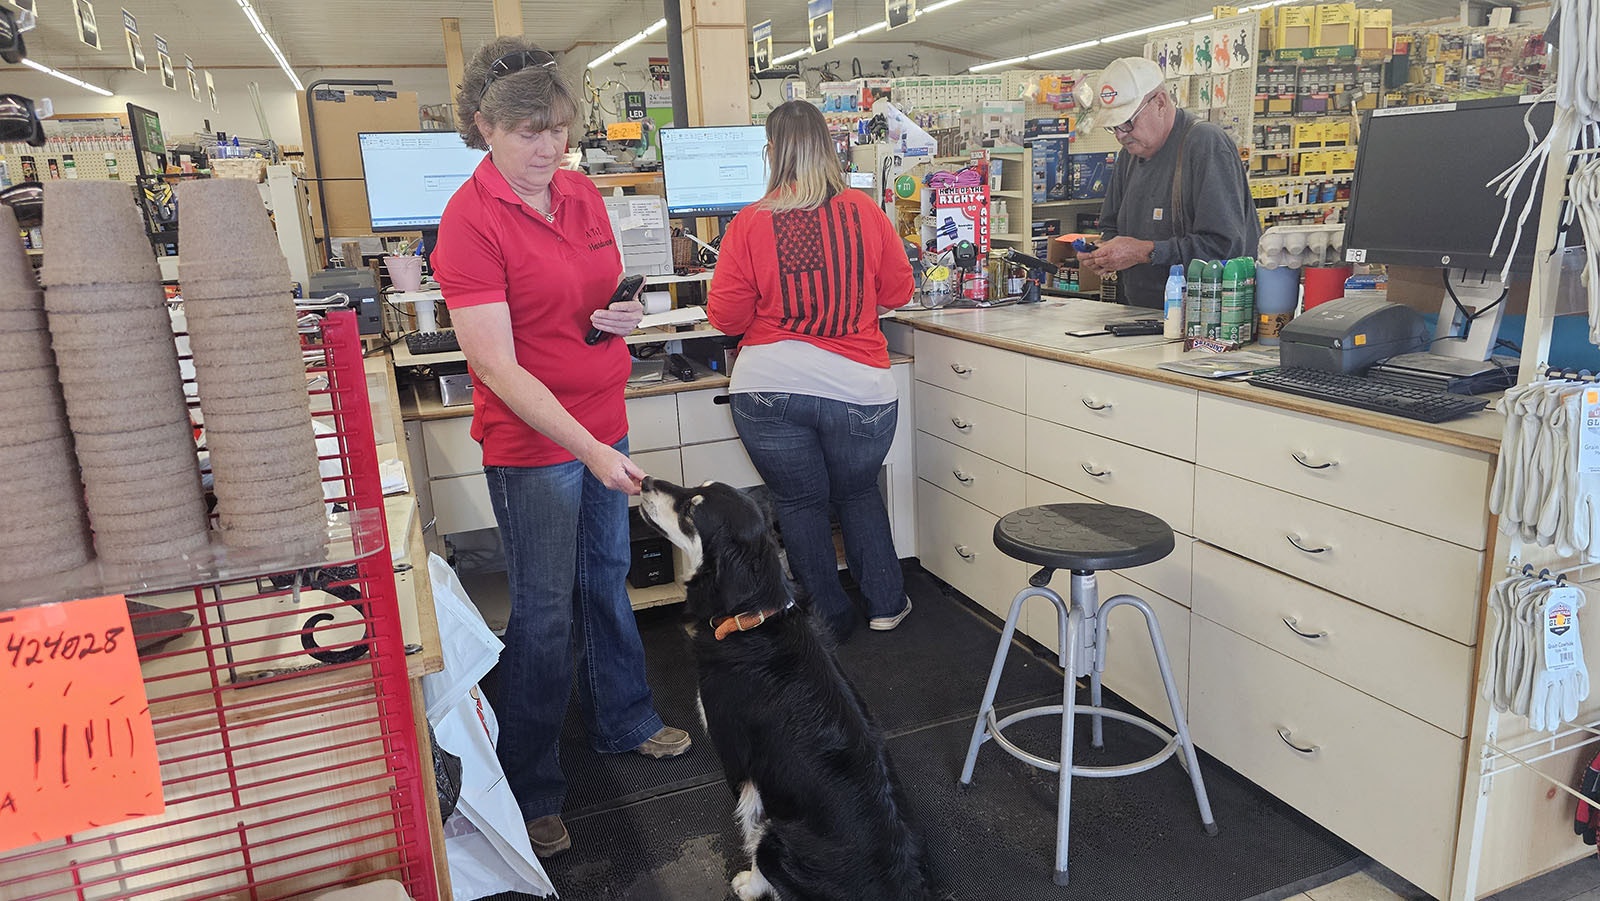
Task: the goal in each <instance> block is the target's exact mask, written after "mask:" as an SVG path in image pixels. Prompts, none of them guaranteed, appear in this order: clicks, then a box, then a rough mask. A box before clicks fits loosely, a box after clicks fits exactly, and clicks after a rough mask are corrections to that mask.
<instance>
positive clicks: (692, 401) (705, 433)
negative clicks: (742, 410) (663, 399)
mask: <svg viewBox="0 0 1600 901" xmlns="http://www.w3.org/2000/svg"><path fill="white" fill-rule="evenodd" d="M727 393H728V392H726V391H724V390H723V389H721V388H712V389H709V390H706V391H683V392H680V393H678V394H676V395H674V399H675V400H676V402H677V404H678V437H679V439H680V441H681V442H682V443H683V444H700V443H702V442H706V441H722V440H724V439H727V438H737V437H739V432H738V430H736V429H735V428H734V427H733V407H731V406H729V405H728V404H719V403H717V402H716V399H717V398H718V397H721V396H723V395H724V394H727Z"/></svg>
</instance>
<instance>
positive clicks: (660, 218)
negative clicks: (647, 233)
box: [628, 200, 667, 228]
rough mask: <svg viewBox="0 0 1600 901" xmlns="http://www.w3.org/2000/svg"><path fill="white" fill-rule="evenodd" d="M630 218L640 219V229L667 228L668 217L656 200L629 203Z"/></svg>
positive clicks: (631, 201)
mask: <svg viewBox="0 0 1600 901" xmlns="http://www.w3.org/2000/svg"><path fill="white" fill-rule="evenodd" d="M628 218H630V219H638V220H639V228H666V227H667V217H666V214H665V213H663V212H662V210H661V203H660V202H659V201H656V200H630V201H628Z"/></svg>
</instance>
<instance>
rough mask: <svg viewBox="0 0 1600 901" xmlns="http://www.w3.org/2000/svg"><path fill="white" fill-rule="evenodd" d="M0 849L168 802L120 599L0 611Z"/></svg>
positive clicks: (151, 810) (155, 810) (153, 810)
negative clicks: (1, 703)
mask: <svg viewBox="0 0 1600 901" xmlns="http://www.w3.org/2000/svg"><path fill="white" fill-rule="evenodd" d="M0 696H3V697H5V699H6V711H7V716H6V717H5V719H4V720H3V721H0V851H8V850H11V849H13V848H22V847H26V846H28V845H35V844H38V843H40V842H43V841H49V840H51V839H57V838H61V837H62V836H66V835H72V834H73V833H77V832H83V831H86V830H89V829H95V828H98V827H101V826H108V825H110V824H112V823H119V822H122V821H124V820H128V819H132V818H134V817H140V816H150V815H153V814H159V813H162V812H164V811H165V810H166V803H165V801H164V799H163V798H162V795H161V764H160V760H159V759H158V757H157V754H156V740H155V727H154V725H153V724H152V723H151V720H150V708H149V703H148V701H147V699H146V697H145V691H144V680H143V678H142V677H141V676H140V674H139V652H138V650H137V648H136V647H135V646H134V638H133V626H132V624H131V623H130V622H129V620H128V602H127V600H126V598H124V597H123V596H121V595H110V596H107V597H99V598H86V599H84V600H78V601H68V602H66V603H61V604H47V605H44V606H40V607H28V608H25V609H22V610H8V611H5V612H0Z"/></svg>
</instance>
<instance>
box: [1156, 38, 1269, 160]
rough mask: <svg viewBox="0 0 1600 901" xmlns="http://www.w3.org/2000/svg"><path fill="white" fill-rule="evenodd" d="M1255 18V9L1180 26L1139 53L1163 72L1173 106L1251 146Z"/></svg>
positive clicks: (1244, 145) (1257, 54)
mask: <svg viewBox="0 0 1600 901" xmlns="http://www.w3.org/2000/svg"><path fill="white" fill-rule="evenodd" d="M1259 30H1260V18H1259V17H1258V16H1257V15H1256V14H1255V13H1245V14H1242V15H1238V16H1230V17H1228V18H1225V19H1215V20H1213V21H1210V22H1202V23H1200V24H1197V25H1185V26H1184V27H1182V28H1174V29H1172V30H1171V31H1164V32H1160V33H1157V34H1155V35H1153V36H1152V37H1151V38H1150V40H1149V41H1148V42H1147V43H1146V44H1145V46H1144V56H1145V58H1146V59H1149V60H1151V61H1153V62H1155V64H1156V65H1158V66H1160V67H1161V69H1162V71H1163V72H1165V73H1166V74H1167V84H1168V87H1169V88H1171V89H1172V92H1173V95H1174V96H1175V97H1176V98H1177V100H1178V104H1179V105H1180V106H1182V107H1183V108H1184V109H1186V110H1188V111H1189V112H1191V113H1194V114H1195V115H1197V116H1199V117H1201V118H1202V119H1204V120H1206V121H1209V122H1212V123H1214V124H1216V125H1219V126H1221V127H1222V130H1223V131H1225V132H1227V133H1228V135H1229V137H1231V138H1233V140H1234V143H1236V144H1238V145H1239V146H1240V147H1247V146H1249V145H1250V142H1251V138H1252V134H1251V126H1252V124H1253V119H1254V111H1255V88H1256V61H1257V59H1258V56H1259V49H1258V47H1257V39H1258V38H1259Z"/></svg>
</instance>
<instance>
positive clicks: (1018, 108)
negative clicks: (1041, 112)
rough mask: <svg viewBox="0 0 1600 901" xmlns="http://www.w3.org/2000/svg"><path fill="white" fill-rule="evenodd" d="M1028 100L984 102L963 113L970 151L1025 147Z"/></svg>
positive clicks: (962, 125)
mask: <svg viewBox="0 0 1600 901" xmlns="http://www.w3.org/2000/svg"><path fill="white" fill-rule="evenodd" d="M1026 109H1027V101H1024V100H984V101H981V102H979V103H978V104H977V105H975V106H971V107H968V108H967V109H964V110H962V111H961V129H962V131H963V132H964V133H965V135H966V140H967V146H968V147H1003V146H1005V145H1007V144H1011V145H1018V146H1020V145H1021V144H1022V136H1023V122H1022V120H1023V116H1024V114H1025V111H1026Z"/></svg>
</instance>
